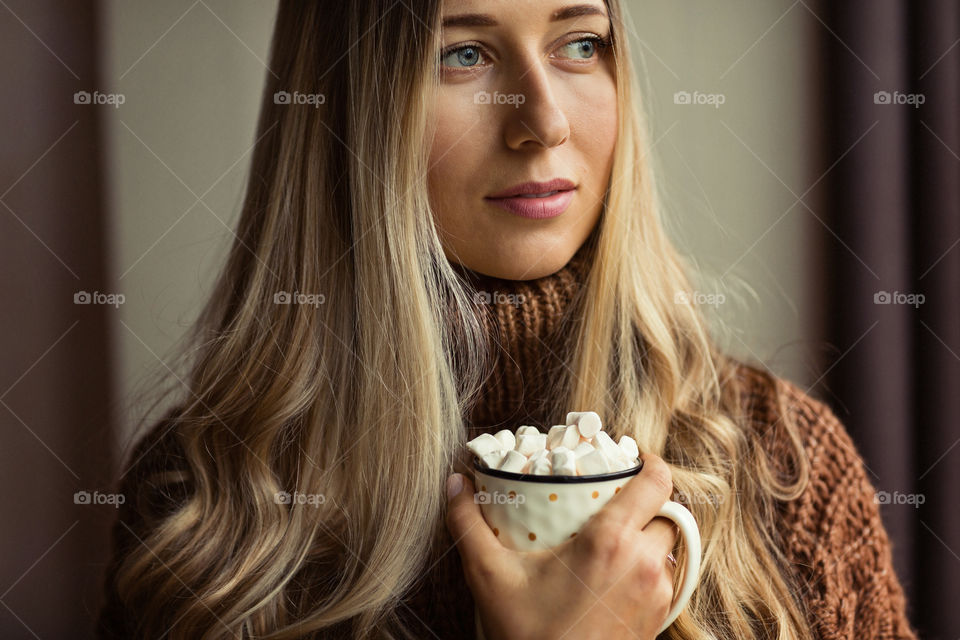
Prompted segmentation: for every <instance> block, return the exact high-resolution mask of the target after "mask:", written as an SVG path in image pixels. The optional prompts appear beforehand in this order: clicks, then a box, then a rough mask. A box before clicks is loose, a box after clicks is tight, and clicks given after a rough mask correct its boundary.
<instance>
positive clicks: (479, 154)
mask: <svg viewBox="0 0 960 640" xmlns="http://www.w3.org/2000/svg"><path fill="white" fill-rule="evenodd" d="M442 16H443V23H444V26H443V28H442V31H441V39H442V44H441V49H440V51H439V64H440V78H441V81H440V86H439V89H438V91H437V94H436V95H437V97H436V101H435V102H434V103H433V104H432V105H431V107H430V113H429V114H428V116H429V121H430V132H429V134H430V137H428V140H430V142H429V145H430V170H429V173H428V176H427V183H428V188H429V195H430V204H431V207H432V208H433V211H434V216H435V224H436V225H437V229H438V231H439V235H440V238H441V241H442V243H443V246H444V252H445V253H446V256H447V258H448V259H449V260H450V261H452V262H455V263H459V264H462V265H463V266H465V267H467V268H469V269H472V270H474V271H477V272H479V273H482V274H486V275H490V276H495V277H498V278H507V279H510V280H529V279H533V278H539V277H542V276H545V275H549V274H551V273H554V272H556V271H557V270H559V269H560V268H562V267H563V266H564V265H565V264H566V263H567V262H568V261H569V260H570V258H571V257H572V256H573V254H574V253H576V251H577V249H579V248H580V246H581V245H582V244H583V242H584V241H585V240H586V238H587V237H588V236H589V235H590V232H591V231H593V229H594V227H595V226H596V224H597V222H598V221H599V219H600V215H601V212H602V209H603V198H604V193H605V191H606V189H607V184H608V181H609V179H610V170H611V165H612V161H613V150H614V145H615V143H616V138H617V95H616V79H615V78H616V77H615V69H614V63H613V55H612V51H611V50H610V49H609V41H610V35H611V32H610V21H609V18H608V13H607V9H606V6H605V4H604V3H603V1H602V0H576V1H575V3H574V4H571V0H444V2H443V9H442Z"/></svg>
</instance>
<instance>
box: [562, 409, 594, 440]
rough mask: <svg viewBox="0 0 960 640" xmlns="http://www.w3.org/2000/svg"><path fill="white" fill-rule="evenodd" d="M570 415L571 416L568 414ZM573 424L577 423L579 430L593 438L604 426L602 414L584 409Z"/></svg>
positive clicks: (585, 436)
mask: <svg viewBox="0 0 960 640" xmlns="http://www.w3.org/2000/svg"><path fill="white" fill-rule="evenodd" d="M568 417H569V416H568ZM572 424H576V425H577V430H578V431H579V432H580V435H582V436H583V437H584V438H592V437H593V436H595V435H597V433H598V432H599V431H600V429H601V428H602V427H603V425H602V423H601V422H600V415H599V414H598V413H597V412H595V411H583V412H580V415H578V416H576V417H575V418H574V422H573V423H572Z"/></svg>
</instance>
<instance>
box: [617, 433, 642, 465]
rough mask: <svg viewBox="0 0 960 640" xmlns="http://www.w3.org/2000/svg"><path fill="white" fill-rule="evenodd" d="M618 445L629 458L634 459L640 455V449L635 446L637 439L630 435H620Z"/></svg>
mask: <svg viewBox="0 0 960 640" xmlns="http://www.w3.org/2000/svg"><path fill="white" fill-rule="evenodd" d="M618 445H619V446H620V448H621V449H623V452H624V453H625V454H627V458H629V459H630V460H635V459H636V458H639V457H640V449H639V448H638V447H637V441H636V440H634V439H633V438H631V437H630V436H620V442H619V443H618Z"/></svg>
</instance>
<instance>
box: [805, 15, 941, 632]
mask: <svg viewBox="0 0 960 640" xmlns="http://www.w3.org/2000/svg"><path fill="white" fill-rule="evenodd" d="M817 12H818V14H819V15H820V17H821V18H822V19H823V21H824V25H823V26H824V27H825V28H824V29H822V30H821V33H822V45H823V46H822V52H823V58H822V62H823V65H822V68H823V74H824V75H823V78H824V82H825V85H824V89H825V90H824V92H823V94H824V96H825V102H824V104H823V111H824V114H825V117H826V120H827V125H828V126H827V127H826V129H825V132H826V136H825V151H826V153H827V155H828V156H829V158H831V159H836V158H840V157H841V156H842V155H843V154H845V153H846V155H843V158H842V159H841V160H840V161H839V162H838V164H837V165H836V167H835V168H834V169H833V171H832V172H831V173H830V174H829V178H828V182H829V197H828V198H827V199H826V200H827V201H828V203H829V204H828V205H827V206H828V211H827V212H825V213H826V214H827V216H826V219H827V221H828V223H829V227H830V229H831V230H832V231H833V233H834V234H835V235H834V236H833V237H834V241H833V244H832V245H831V247H830V248H829V251H828V255H827V265H828V269H827V273H828V275H829V280H828V282H826V283H825V285H826V286H827V288H828V289H829V294H828V300H829V307H828V325H829V329H828V331H829V335H828V339H829V342H830V343H831V344H832V345H834V346H835V347H836V355H835V358H834V359H833V360H832V361H831V362H828V363H827V367H829V374H828V380H829V385H828V390H827V393H828V394H829V395H830V396H831V397H832V398H833V399H834V400H835V402H834V406H835V407H836V408H837V410H838V414H839V415H840V417H841V419H843V420H844V422H845V423H846V425H847V426H848V428H849V430H850V431H851V433H852V435H853V437H854V439H855V441H856V442H857V445H858V447H859V448H860V451H861V452H862V453H863V455H864V457H865V459H866V462H867V465H868V466H869V468H870V470H871V473H872V474H873V475H872V480H873V482H874V484H876V485H877V487H878V489H879V492H878V501H879V502H881V504H883V506H882V513H883V518H884V521H885V524H886V526H887V528H888V531H889V532H890V534H891V537H892V539H893V543H894V558H895V563H896V567H897V571H898V574H899V576H900V578H901V580H902V582H903V583H904V586H905V588H906V590H907V595H908V598H909V601H910V614H911V616H910V617H911V620H912V622H913V623H914V625H916V627H917V628H918V629H919V631H920V633H921V636H922V637H923V638H927V639H931V640H933V639H938V638H939V639H943V640H947V639H948V638H949V639H951V640H953V639H955V638H957V637H958V636H960V607H958V606H957V604H956V599H957V596H958V595H960V507H958V505H960V500H958V498H957V495H956V492H957V490H958V489H960V444H958V442H960V440H958V439H960V295H958V294H960V157H958V154H960V3H957V2H956V1H955V0H922V1H916V0H914V1H907V0H882V1H877V0H869V1H868V0H849V1H846V2H830V3H827V2H823V3H821V5H820V7H818V10H817Z"/></svg>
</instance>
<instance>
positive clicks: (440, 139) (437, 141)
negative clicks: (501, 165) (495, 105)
mask: <svg viewBox="0 0 960 640" xmlns="http://www.w3.org/2000/svg"><path fill="white" fill-rule="evenodd" d="M452 102H453V101H452V100H449V99H447V100H444V99H440V101H439V102H438V103H437V108H436V111H435V112H434V113H435V114H436V116H435V117H434V118H433V120H432V125H433V138H432V140H431V141H430V155H429V158H430V159H429V164H428V172H427V187H428V190H429V193H430V200H431V205H432V206H433V208H434V210H435V212H436V213H437V215H440V214H442V213H443V212H444V211H448V210H451V207H450V206H449V205H450V204H452V203H455V202H457V201H462V199H463V198H464V196H466V195H467V193H468V188H469V185H470V181H471V175H476V173H475V172H476V170H477V168H476V167H475V166H473V165H472V164H471V163H472V162H473V161H474V159H475V158H477V157H478V156H479V155H480V150H479V149H478V148H477V147H476V136H475V135H473V134H471V133H469V132H470V131H471V128H472V127H475V126H476V124H477V123H476V115H475V114H471V113H470V111H469V110H468V109H464V108H462V106H461V107H460V108H457V105H456V104H451V103H452ZM455 209H456V207H453V210H455Z"/></svg>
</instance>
